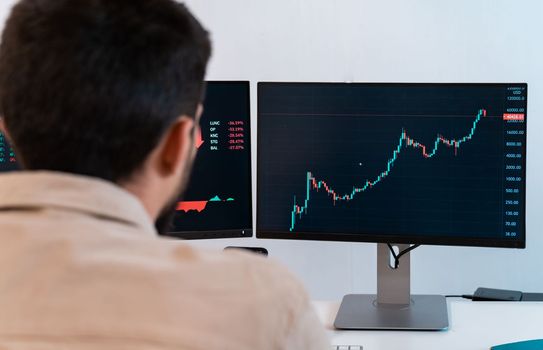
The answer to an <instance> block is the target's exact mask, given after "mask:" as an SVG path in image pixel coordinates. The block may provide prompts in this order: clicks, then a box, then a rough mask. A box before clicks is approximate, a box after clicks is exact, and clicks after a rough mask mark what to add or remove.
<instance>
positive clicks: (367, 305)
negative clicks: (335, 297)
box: [334, 244, 449, 330]
mask: <svg viewBox="0 0 543 350" xmlns="http://www.w3.org/2000/svg"><path fill="white" fill-rule="evenodd" d="M393 246H396V247H398V248H399V250H400V251H402V250H403V249H406V248H408V247H409V245H405V244H404V245H402V244H400V245H398V244H394V245H393ZM409 254H410V253H406V254H404V255H403V256H402V257H401V259H400V264H399V265H398V268H394V267H393V266H394V259H393V258H392V257H391V253H390V250H389V248H388V245H386V244H378V246H377V295H375V294H349V295H346V296H345V297H344V298H343V301H342V302H341V306H340V308H339V311H338V314H337V316H336V320H335V322H334V326H335V327H336V328H337V329H378V330H444V329H447V328H448V326H449V318H448V313H447V302H446V300H445V297H443V296H440V295H411V294H410V289H411V285H410V284H411V282H410V270H411V264H410V257H409Z"/></svg>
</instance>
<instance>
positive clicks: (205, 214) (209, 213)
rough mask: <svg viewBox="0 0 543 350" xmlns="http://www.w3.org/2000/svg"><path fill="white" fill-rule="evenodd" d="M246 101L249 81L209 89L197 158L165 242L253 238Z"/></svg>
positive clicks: (216, 84) (220, 83) (211, 85)
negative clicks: (168, 237)
mask: <svg viewBox="0 0 543 350" xmlns="http://www.w3.org/2000/svg"><path fill="white" fill-rule="evenodd" d="M249 99H250V96H249V82H248V81H243V82H236V81H211V82H208V83H207V91H206V97H205V103H204V113H203V115H202V117H201V120H200V126H201V130H202V133H201V137H200V136H198V137H197V138H199V139H200V140H197V145H198V154H197V156H196V160H195V163H194V167H193V171H192V175H191V180H190V182H189V185H188V187H187V191H186V192H185V194H184V195H183V198H182V199H181V200H180V201H179V203H178V205H177V212H176V214H175V217H174V221H173V227H172V229H171V232H170V233H168V234H167V236H171V237H178V238H184V239H202V238H226V237H251V236H252V234H253V233H252V232H253V230H252V222H253V219H252V185H251V134H250V131H251V126H250V114H251V112H250V103H249ZM198 141H199V142H198Z"/></svg>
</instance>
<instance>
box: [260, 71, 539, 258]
mask: <svg viewBox="0 0 543 350" xmlns="http://www.w3.org/2000/svg"><path fill="white" fill-rule="evenodd" d="M265 85H365V86H375V87H377V86H405V87H409V86H483V87H484V86H497V85H503V86H511V85H519V86H523V87H525V89H526V111H525V119H524V123H525V128H526V134H525V138H526V142H525V143H524V145H523V147H522V148H523V152H524V155H525V156H524V159H523V177H524V179H525V187H524V193H523V214H524V215H523V217H522V218H521V220H522V223H523V225H522V233H521V237H518V238H515V239H514V240H513V239H506V238H503V239H500V238H490V239H484V238H470V237H433V236H422V235H421V236H417V235H411V236H406V235H394V234H391V235H373V234H371V235H367V234H363V233H360V234H352V233H341V232H336V233H330V232H327V233H316V232H296V234H295V235H293V234H292V232H286V231H267V230H262V229H261V228H260V225H259V221H260V215H259V210H261V209H260V206H259V203H260V193H259V190H258V189H259V188H260V187H261V186H260V185H261V175H260V174H262V169H261V164H262V162H261V157H262V152H261V149H262V148H261V143H260V137H259V135H260V133H261V129H260V125H261V123H259V120H260V118H261V109H260V103H259V100H260V96H261V93H262V88H263V87H264V86H265ZM527 130H528V83H526V82H524V83H503V82H499V83H488V82H486V83H458V82H453V83H446V82H439V83H433V82H430V83H429V82H417V83H414V82H295V81H290V82H289V81H261V82H258V84H257V132H256V134H257V176H256V180H257V186H256V187H257V191H256V230H255V232H256V238H258V239H285V240H308V241H338V242H363V243H398V244H424V245H445V246H471V247H494V248H518V249H524V248H526V192H527V189H526V187H527V186H526V184H527V181H526V164H527V140H528V132H527Z"/></svg>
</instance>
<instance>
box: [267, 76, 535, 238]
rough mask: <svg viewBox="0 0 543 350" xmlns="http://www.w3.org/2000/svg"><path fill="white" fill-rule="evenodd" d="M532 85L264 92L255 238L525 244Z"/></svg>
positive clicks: (306, 86) (296, 87) (277, 87)
mask: <svg viewBox="0 0 543 350" xmlns="http://www.w3.org/2000/svg"><path fill="white" fill-rule="evenodd" d="M526 98H527V85H526V84H523V83H518V84H392V83H371V84H370V83H368V84H354V83H353V84H349V83H260V84H259V86H258V103H259V105H258V179H257V188H258V194H257V198H258V199H257V237H259V238H281V239H311V240H340V241H361V242H380V243H388V242H390V243H418V244H444V245H473V246H496V247H516V248H522V247H524V246H525V187H526V183H525V175H526V105H527V100H526Z"/></svg>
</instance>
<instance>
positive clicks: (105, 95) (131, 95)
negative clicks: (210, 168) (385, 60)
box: [0, 0, 327, 350]
mask: <svg viewBox="0 0 543 350" xmlns="http://www.w3.org/2000/svg"><path fill="white" fill-rule="evenodd" d="M209 55H210V42H209V39H208V34H207V33H206V31H205V30H204V29H203V28H202V27H201V25H200V24H199V23H198V22H197V20H196V19H195V18H194V17H192V15H191V14H190V13H189V12H188V10H187V9H186V8H185V7H184V6H182V5H180V4H177V3H175V2H174V1H172V0H131V1H126V0H22V1H20V2H19V3H18V4H17V5H16V6H15V7H14V8H13V11H12V13H11V15H10V17H9V19H8V21H7V24H6V27H5V29H4V33H3V36H2V42H1V45H0V111H1V113H0V114H1V115H2V117H3V120H2V122H3V130H4V132H5V133H6V134H7V135H8V136H9V138H10V140H11V141H12V143H13V145H14V147H15V150H16V152H17V155H18V157H19V161H20V162H21V163H22V164H23V166H24V168H25V169H26V170H27V171H22V172H16V173H12V174H8V175H1V176H0V240H1V245H0V348H1V349H31V350H35V349H40V350H41V349H55V350H57V349H130V350H137V349H235V350H243V349H251V350H253V349H311V350H314V349H327V340H326V337H325V333H324V330H323V328H322V326H321V325H320V324H319V322H318V320H317V318H316V316H315V314H314V312H313V311H312V309H311V307H310V304H309V301H308V297H307V295H306V293H305V292H304V290H303V288H302V286H301V285H300V284H299V283H298V282H297V281H296V280H295V279H294V278H293V277H292V276H291V275H290V274H289V273H288V272H286V271H285V270H284V269H282V268H281V267H279V266H276V265H275V264H273V263H269V262H267V261H265V260H264V259H261V258H258V257H256V256H250V255H246V254H242V253H235V254H218V253H217V254H215V253H208V252H202V251H198V250H194V249H193V248H191V247H190V246H189V245H187V244H185V243H182V242H172V241H167V240H161V239H159V238H157V235H156V231H155V225H154V224H155V222H156V221H161V220H159V219H160V218H162V217H167V216H168V214H169V213H168V211H169V209H168V208H171V204H172V203H173V201H174V200H175V199H176V198H177V197H178V195H179V193H180V192H181V191H182V189H183V187H184V185H185V184H186V179H187V177H188V174H189V172H190V167H191V164H192V161H193V159H194V156H195V146H194V134H195V133H196V132H198V128H199V126H198V118H199V115H200V114H201V111H202V107H201V104H200V99H201V96H202V93H203V89H204V87H203V79H204V75H205V70H206V65H207V61H208V58H209Z"/></svg>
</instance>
